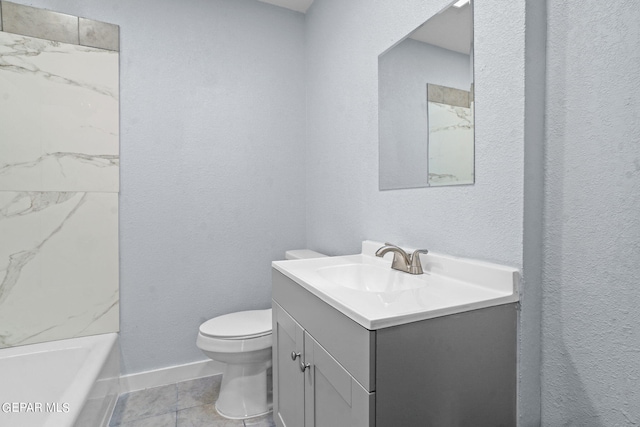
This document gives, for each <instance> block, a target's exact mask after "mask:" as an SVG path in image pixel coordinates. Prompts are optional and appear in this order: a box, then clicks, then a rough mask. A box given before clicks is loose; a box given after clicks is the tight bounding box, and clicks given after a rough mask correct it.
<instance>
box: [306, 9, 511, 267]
mask: <svg viewBox="0 0 640 427" xmlns="http://www.w3.org/2000/svg"><path fill="white" fill-rule="evenodd" d="M446 4H447V2H446V1H440V2H438V1H432V2H425V1H420V0H411V1H409V0H408V1H403V2H394V1H391V0H389V1H379V2H374V3H373V4H372V3H371V2H366V1H350V2H348V4H344V2H341V1H337V0H316V1H315V2H314V4H313V6H312V7H311V9H310V10H309V11H308V12H307V23H306V27H307V29H306V37H307V111H308V113H307V120H308V122H307V140H308V141H307V190H308V191H307V239H308V242H309V246H310V247H312V248H313V249H316V250H319V251H321V252H326V253H331V254H337V253H353V252H357V251H358V250H359V246H360V242H361V240H363V239H365V238H369V239H376V240H380V241H392V242H395V243H398V244H405V245H407V246H414V247H423V246H424V247H427V248H430V249H433V250H438V251H441V252H445V253H451V254H456V255H461V256H472V257H475V258H481V259H488V260H493V261H498V262H503V263H507V264H511V265H515V266H521V264H522V198H523V192H522V183H523V176H522V168H523V132H524V131H523V121H524V103H523V99H524V53H523V46H524V38H523V34H524V32H523V29H524V2H510V3H509V4H506V5H505V4H503V2H497V1H496V2H493V1H483V2H480V3H479V4H478V5H476V17H475V21H476V34H475V37H476V46H475V49H476V50H475V60H476V122H477V127H476V171H477V177H476V184H475V185H474V186H464V187H447V188H421V189H410V190H393V191H379V190H378V110H377V106H378V55H379V54H380V53H382V52H384V51H385V50H386V49H388V48H389V47H390V46H392V45H393V44H394V43H396V42H397V41H398V40H400V39H402V38H403V37H404V36H405V35H407V34H408V33H410V32H411V31H412V30H414V29H415V28H416V27H417V26H419V25H420V24H422V23H423V22H424V21H425V20H426V19H428V18H429V17H430V16H432V15H433V14H434V13H436V12H437V11H439V10H440V9H442V8H443V7H444V6H445V5H446ZM496 8H500V9H501V10H503V13H501V14H500V15H499V16H496V14H495V13H494V12H493V10H495V9H496ZM372 28H375V29H376V30H375V31H371V29H372ZM505 124H508V125H505Z"/></svg>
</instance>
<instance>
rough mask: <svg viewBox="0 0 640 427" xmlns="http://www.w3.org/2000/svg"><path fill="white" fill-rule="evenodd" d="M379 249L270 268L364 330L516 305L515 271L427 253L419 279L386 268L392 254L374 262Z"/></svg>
mask: <svg viewBox="0 0 640 427" xmlns="http://www.w3.org/2000/svg"><path fill="white" fill-rule="evenodd" d="M383 245H384V244H383V243H380V242H372V241H365V242H363V243H362V253H360V254H354V255H343V256H335V257H323V258H310V259H300V260H289V261H274V262H273V268H274V270H275V271H276V272H278V273H281V274H283V275H284V276H286V277H288V278H289V279H292V280H293V281H294V282H296V283H297V284H298V285H300V286H301V287H303V288H304V289H306V290H307V291H309V292H311V293H312V294H313V295H315V296H316V297H318V298H320V299H321V300H323V301H324V302H326V303H327V304H329V305H330V306H332V307H334V308H335V309H337V310H339V311H340V312H342V313H343V314H345V315H346V316H348V317H350V318H351V319H352V320H354V321H356V322H357V323H359V324H360V325H361V326H363V327H364V328H366V329H369V330H374V329H380V328H387V327H390V326H396V325H401V324H405V323H408V322H415V321H418V320H425V319H431V318H434V317H440V316H447V315H450V314H455V313H461V312H464V311H468V310H476V309H479V308H484V307H491V306H494V305H499V304H506V303H510V302H515V301H518V295H519V292H518V277H519V272H518V270H517V269H515V268H512V267H507V266H501V265H497V264H491V263H487V262H483V261H476V260H470V259H464V258H456V257H452V256H449V255H444V254H437V253H433V252H429V253H428V254H426V255H421V259H422V266H423V269H424V274H419V275H412V274H408V273H404V272H401V271H397V270H393V269H392V268H391V264H392V262H391V261H392V258H393V254H387V255H388V256H385V258H379V257H376V256H375V252H376V250H377V249H378V248H380V247H381V246H383ZM409 251H410V252H411V250H409Z"/></svg>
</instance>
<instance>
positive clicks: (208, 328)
mask: <svg viewBox="0 0 640 427" xmlns="http://www.w3.org/2000/svg"><path fill="white" fill-rule="evenodd" d="M271 327H272V323H271V309H270V308H269V309H267V310H249V311H240V312H237V313H229V314H225V315H223V316H218V317H214V318H213V319H210V320H207V321H206V322H204V323H203V324H202V325H200V334H201V335H204V336H206V337H210V338H216V339H222V340H246V339H253V338H259V337H263V336H265V335H271Z"/></svg>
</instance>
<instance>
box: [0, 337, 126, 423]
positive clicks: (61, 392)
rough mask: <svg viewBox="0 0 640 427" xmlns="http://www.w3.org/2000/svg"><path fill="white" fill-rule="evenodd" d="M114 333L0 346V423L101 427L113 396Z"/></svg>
mask: <svg viewBox="0 0 640 427" xmlns="http://www.w3.org/2000/svg"><path fill="white" fill-rule="evenodd" d="M119 360H120V350H119V348H118V335H117V334H103V335H95V336H90V337H82V338H73V339H68V340H61V341H52V342H48V343H42V344H32V345H25V346H21V347H13V348H5V349H1V350H0V426H20V427H31V426H33V427H72V426H76V427H86V426H90V427H94V426H95V427H101V426H106V425H107V423H108V422H109V417H110V415H111V412H112V411H113V407H114V405H115V403H116V400H117V398H118V389H119V375H120V361H119Z"/></svg>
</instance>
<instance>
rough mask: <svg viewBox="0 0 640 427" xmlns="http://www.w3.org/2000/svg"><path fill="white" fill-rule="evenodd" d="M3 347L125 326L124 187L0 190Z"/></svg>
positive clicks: (0, 331) (0, 333) (0, 338)
mask: <svg viewBox="0 0 640 427" xmlns="http://www.w3.org/2000/svg"><path fill="white" fill-rule="evenodd" d="M0 241H1V242H2V245H0V347H7V346H14V345H21V344H29V343H35V342H42V341H48V340H53V339H61V338H69V337H75V336H84V335H92V334H96V333H104V332H115V331H118V326H119V325H118V322H119V319H118V317H119V315H118V301H119V292H118V194H117V193H83V192H10V191H0Z"/></svg>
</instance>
